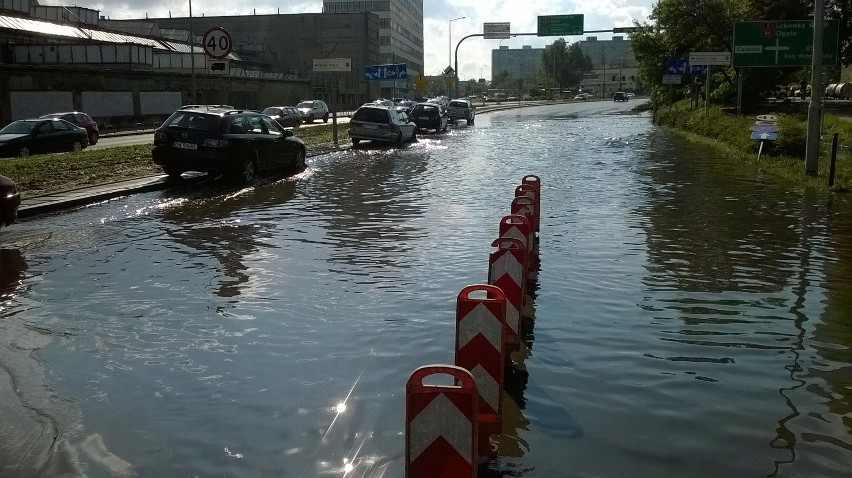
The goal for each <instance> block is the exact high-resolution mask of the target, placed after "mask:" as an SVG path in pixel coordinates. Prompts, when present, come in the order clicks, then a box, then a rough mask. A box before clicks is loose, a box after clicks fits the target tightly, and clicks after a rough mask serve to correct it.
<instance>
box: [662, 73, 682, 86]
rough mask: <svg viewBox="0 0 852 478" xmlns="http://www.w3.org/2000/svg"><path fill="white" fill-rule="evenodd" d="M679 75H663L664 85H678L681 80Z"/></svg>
mask: <svg viewBox="0 0 852 478" xmlns="http://www.w3.org/2000/svg"><path fill="white" fill-rule="evenodd" d="M681 78H682V77H681V76H680V75H663V84H664V85H679V84H680V80H681Z"/></svg>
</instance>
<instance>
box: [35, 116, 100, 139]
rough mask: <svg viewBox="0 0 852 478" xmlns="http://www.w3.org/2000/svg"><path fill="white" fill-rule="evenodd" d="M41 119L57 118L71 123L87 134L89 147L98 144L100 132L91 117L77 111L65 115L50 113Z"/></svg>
mask: <svg viewBox="0 0 852 478" xmlns="http://www.w3.org/2000/svg"><path fill="white" fill-rule="evenodd" d="M41 117H42V118H59V119H64V120H65V121H67V122H69V123H73V124H75V125H77V126H79V127H81V128H83V129H85V130H86V132H87V133H89V146H94V145H96V144H98V138H100V135H101V133H100V131H99V130H98V123H96V122H95V120H93V119H92V117H91V116H89V115H87V114H86V113H81V112H79V111H70V112H67V113H50V114H47V115H42V116H41Z"/></svg>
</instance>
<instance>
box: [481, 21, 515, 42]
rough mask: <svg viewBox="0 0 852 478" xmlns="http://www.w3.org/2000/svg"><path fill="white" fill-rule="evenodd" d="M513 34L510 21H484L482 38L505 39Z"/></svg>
mask: <svg viewBox="0 0 852 478" xmlns="http://www.w3.org/2000/svg"><path fill="white" fill-rule="evenodd" d="M511 36H512V35H511V26H510V24H509V22H506V23H484V24H483V25H482V38H484V39H486V40H505V39H508V38H509V37H511Z"/></svg>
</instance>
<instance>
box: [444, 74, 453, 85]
mask: <svg viewBox="0 0 852 478" xmlns="http://www.w3.org/2000/svg"><path fill="white" fill-rule="evenodd" d="M454 80H455V77H453V76H445V77H444V82H445V83H447V87H448V88H449V87H450V86H453V81H454Z"/></svg>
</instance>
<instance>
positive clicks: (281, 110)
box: [263, 106, 302, 128]
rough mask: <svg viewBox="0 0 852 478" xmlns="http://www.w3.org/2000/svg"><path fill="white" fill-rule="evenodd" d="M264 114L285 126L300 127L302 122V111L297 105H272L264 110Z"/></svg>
mask: <svg viewBox="0 0 852 478" xmlns="http://www.w3.org/2000/svg"><path fill="white" fill-rule="evenodd" d="M263 114H265V115H267V116H269V117H270V118H272V119H274V120H275V121H277V122H278V124H280V125H281V126H282V127H284V128H298V127H299V126H300V125H301V124H302V113H301V112H300V111H299V110H297V109H296V107H295V106H270V107H269V108H266V109H265V110H263Z"/></svg>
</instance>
